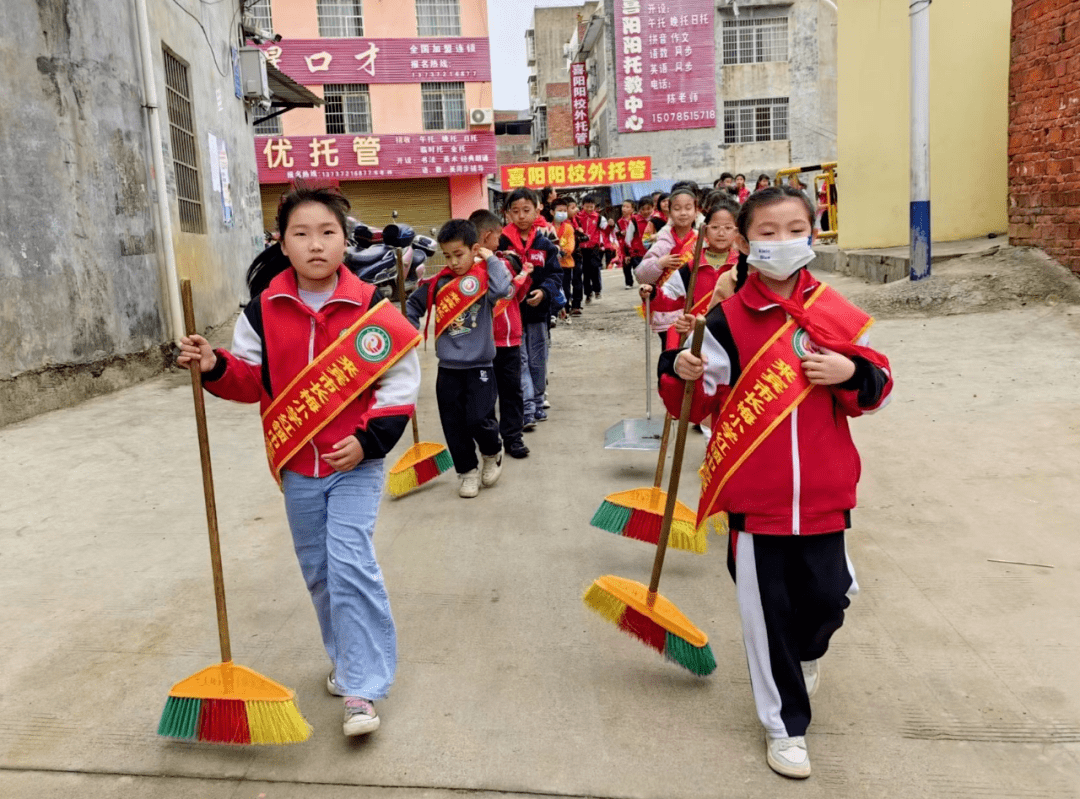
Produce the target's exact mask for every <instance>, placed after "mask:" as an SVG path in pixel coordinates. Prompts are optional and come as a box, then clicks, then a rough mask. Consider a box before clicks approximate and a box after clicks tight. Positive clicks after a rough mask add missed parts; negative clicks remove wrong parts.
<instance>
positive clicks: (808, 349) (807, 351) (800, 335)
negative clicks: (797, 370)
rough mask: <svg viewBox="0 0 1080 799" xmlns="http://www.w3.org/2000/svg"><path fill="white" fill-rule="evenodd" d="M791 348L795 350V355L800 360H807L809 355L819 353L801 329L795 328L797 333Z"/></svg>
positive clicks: (792, 340)
mask: <svg viewBox="0 0 1080 799" xmlns="http://www.w3.org/2000/svg"><path fill="white" fill-rule="evenodd" d="M791 348H792V349H793V350H795V354H796V355H797V356H798V357H799V358H800V359H802V358H805V357H806V356H807V355H813V354H814V353H816V352H817V351H818V348H817V346H815V344H814V342H813V341H812V340H811V339H810V336H808V335H807V333H806V331H805V330H803V329H802V328H801V327H797V328H795V333H794V334H792V336H791Z"/></svg>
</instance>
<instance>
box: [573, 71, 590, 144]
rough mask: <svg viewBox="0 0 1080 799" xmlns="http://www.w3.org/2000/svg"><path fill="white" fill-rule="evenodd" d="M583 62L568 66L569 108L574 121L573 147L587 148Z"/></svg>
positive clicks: (586, 100) (586, 95)
mask: <svg viewBox="0 0 1080 799" xmlns="http://www.w3.org/2000/svg"><path fill="white" fill-rule="evenodd" d="M586 74H587V73H586V71H585V62H584V61H575V62H574V63H572V64H571V65H570V107H571V109H572V114H573V115H572V117H571V119H573V121H574V146H575V147H588V146H589V85H588V79H587V78H586Z"/></svg>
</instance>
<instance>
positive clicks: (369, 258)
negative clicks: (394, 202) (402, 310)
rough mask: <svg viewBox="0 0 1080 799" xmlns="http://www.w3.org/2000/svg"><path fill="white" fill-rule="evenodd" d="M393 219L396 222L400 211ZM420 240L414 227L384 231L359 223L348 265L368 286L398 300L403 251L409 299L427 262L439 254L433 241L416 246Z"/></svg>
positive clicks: (398, 226)
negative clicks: (417, 240)
mask: <svg viewBox="0 0 1080 799" xmlns="http://www.w3.org/2000/svg"><path fill="white" fill-rule="evenodd" d="M392 216H393V218H394V219H395V220H396V219H397V216H398V213H397V211H394V212H393V215H392ZM416 238H417V236H416V232H415V231H414V230H413V229H412V228H411V227H409V226H408V225H405V224H398V223H397V222H393V223H391V224H389V225H387V226H386V227H384V228H383V229H382V230H374V229H372V228H369V227H368V226H367V225H363V224H358V225H357V226H356V227H355V228H354V229H353V233H352V236H351V240H352V242H353V244H354V245H355V246H351V247H348V248H346V250H345V265H346V266H347V267H348V268H349V269H351V270H352V271H353V273H354V274H355V275H356V276H357V277H359V278H360V279H361V280H363V281H364V282H365V283H370V284H371V285H373V286H375V288H376V289H377V290H378V291H379V293H380V294H382V296H384V297H386V298H394V297H396V296H397V291H398V274H397V253H396V249H401V250H403V253H402V260H403V263H404V266H405V273H406V276H405V294H406V296H408V295H409V294H411V293H412V292H413V291H414V290H415V289H416V285H417V283H418V282H419V279H420V275H422V265H423V262H424V260H425V259H426V258H427V257H428V256H429V255H433V254H434V252H435V250H434V246H433V245H434V242H433V241H431V239H429V238H428V237H426V236H421V237H420V238H421V239H426V241H424V242H423V243H422V244H421V245H419V246H414V241H415V239H416ZM429 250H430V252H429Z"/></svg>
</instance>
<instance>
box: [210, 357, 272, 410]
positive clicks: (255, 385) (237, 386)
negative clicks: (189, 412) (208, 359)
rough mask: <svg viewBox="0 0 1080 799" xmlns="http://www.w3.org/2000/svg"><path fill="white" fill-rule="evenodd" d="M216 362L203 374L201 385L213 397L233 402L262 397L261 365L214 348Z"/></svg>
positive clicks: (255, 399)
mask: <svg viewBox="0 0 1080 799" xmlns="http://www.w3.org/2000/svg"><path fill="white" fill-rule="evenodd" d="M214 354H215V355H217V357H218V362H217V364H215V365H214V368H213V369H211V370H210V371H209V372H207V373H206V374H204V375H203V387H204V388H205V389H206V390H207V391H209V392H210V393H211V394H213V395H214V396H215V397H221V398H222V399H227V400H232V401H233V402H258V401H259V400H260V399H262V395H263V387H262V367H260V366H257V365H254V364H250V363H248V362H247V361H244V360H241V359H240V358H237V357H236V356H235V355H233V354H232V353H231V352H227V351H225V350H214Z"/></svg>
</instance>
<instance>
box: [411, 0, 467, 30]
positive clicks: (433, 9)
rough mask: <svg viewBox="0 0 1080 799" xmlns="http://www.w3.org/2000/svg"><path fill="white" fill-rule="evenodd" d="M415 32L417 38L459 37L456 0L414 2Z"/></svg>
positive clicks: (458, 16) (422, 0) (459, 22)
mask: <svg viewBox="0 0 1080 799" xmlns="http://www.w3.org/2000/svg"><path fill="white" fill-rule="evenodd" d="M416 32H417V35H419V36H460V35H461V11H460V9H459V8H458V0H416Z"/></svg>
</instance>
